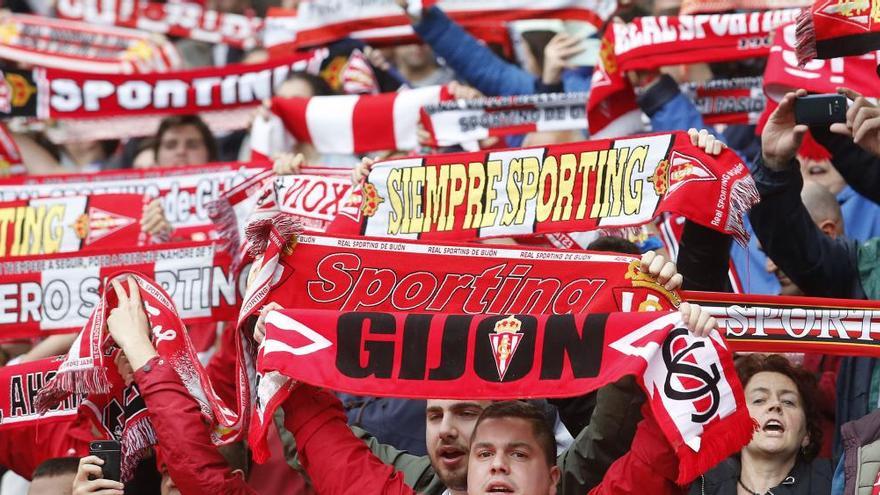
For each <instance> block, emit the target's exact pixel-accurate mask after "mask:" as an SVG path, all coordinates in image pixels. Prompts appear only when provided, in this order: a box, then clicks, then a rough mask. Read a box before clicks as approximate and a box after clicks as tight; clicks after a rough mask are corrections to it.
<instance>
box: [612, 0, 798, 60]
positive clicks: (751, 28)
mask: <svg viewBox="0 0 880 495" xmlns="http://www.w3.org/2000/svg"><path fill="white" fill-rule="evenodd" d="M799 12H800V10H798V9H785V10H771V11H765V12H749V13H735V14H699V15H694V16H688V15H681V16H659V17H650V16H646V17H636V18H635V19H634V20H633V21H632V22H629V23H626V24H618V23H612V24H610V25H609V30H611V31H613V40H614V53H615V56H616V60H617V63H618V64H619V65H620V68H621V70H623V71H624V72H627V71H630V70H636V69H653V68H657V67H662V66H665V65H679V64H691V63H697V62H725V61H731V60H741V59H744V58H752V57H764V56H766V55H767V53H768V52H769V50H770V34H771V33H772V32H773V31H774V30H775V29H776V28H777V27H778V26H781V25H783V24H786V23H788V22H791V21H793V20H794V19H795V17H796V16H797V15H798V13H799Z"/></svg>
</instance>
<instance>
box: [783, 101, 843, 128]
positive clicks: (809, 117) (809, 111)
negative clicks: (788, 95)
mask: <svg viewBox="0 0 880 495" xmlns="http://www.w3.org/2000/svg"><path fill="white" fill-rule="evenodd" d="M794 119H795V122H796V123H798V124H806V125H825V124H833V123H835V122H846V97H844V96H840V95H812V96H807V97H803V98H798V99H797V100H795V102H794Z"/></svg>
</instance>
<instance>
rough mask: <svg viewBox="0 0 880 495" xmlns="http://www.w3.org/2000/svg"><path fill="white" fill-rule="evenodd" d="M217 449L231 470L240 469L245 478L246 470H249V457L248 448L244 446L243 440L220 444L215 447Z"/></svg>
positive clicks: (246, 475)
mask: <svg viewBox="0 0 880 495" xmlns="http://www.w3.org/2000/svg"><path fill="white" fill-rule="evenodd" d="M217 450H219V451H220V454H221V455H222V456H223V458H224V459H226V462H227V463H228V464H229V467H231V468H232V469H233V471H234V470H236V469H241V472H242V473H244V478H245V479H247V477H248V472H249V471H250V469H249V468H250V457H249V456H248V449H247V447H245V445H244V442H235V443H230V444H227V445H221V446H219V447H217Z"/></svg>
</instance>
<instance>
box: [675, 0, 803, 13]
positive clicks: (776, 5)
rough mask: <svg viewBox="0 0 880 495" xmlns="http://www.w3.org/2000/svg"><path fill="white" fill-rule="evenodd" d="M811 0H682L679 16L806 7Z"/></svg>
mask: <svg viewBox="0 0 880 495" xmlns="http://www.w3.org/2000/svg"><path fill="white" fill-rule="evenodd" d="M811 1H812V0H682V2H681V9H680V11H679V13H681V14H712V13H716V12H725V11H730V10H770V9H784V8H790V7H807V6H808V5H810V3H811Z"/></svg>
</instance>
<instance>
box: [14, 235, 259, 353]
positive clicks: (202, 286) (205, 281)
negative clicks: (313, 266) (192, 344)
mask: <svg viewBox="0 0 880 495" xmlns="http://www.w3.org/2000/svg"><path fill="white" fill-rule="evenodd" d="M6 260H7V261H3V262H0V280H2V284H0V292H2V293H3V294H5V297H4V300H5V301H6V303H5V306H4V308H3V309H2V312H0V315H2V321H0V338H3V339H10V338H29V337H37V336H43V335H46V334H51V333H69V332H73V331H76V330H78V329H80V328H82V326H83V324H85V323H86V320H87V318H88V317H89V312H90V311H91V310H92V309H93V308H94V307H95V306H96V305H97V304H99V303H100V295H99V294H100V291H101V290H102V287H103V284H104V283H106V280H105V279H106V277H107V276H109V275H111V274H114V273H116V272H119V271H129V270H137V271H138V272H141V273H144V274H145V275H147V276H149V277H150V278H153V279H155V280H157V281H158V282H159V283H160V284H161V285H162V286H163V288H165V289H166V290H167V291H168V293H170V294H171V298H172V300H173V301H174V303H175V304H176V305H177V307H178V308H179V313H180V316H181V318H183V321H185V322H186V323H187V324H190V325H192V324H198V323H213V322H218V321H231V320H233V319H235V315H236V314H237V311H238V304H239V303H240V295H241V293H242V291H241V289H240V288H239V283H238V281H237V279H236V277H235V273H233V272H232V271H231V270H230V268H229V265H230V263H231V260H230V257H229V255H228V254H227V253H226V252H225V251H220V250H218V249H217V247H216V246H215V245H214V244H212V243H211V242H201V243H175V244H167V245H158V246H151V247H143V248H131V247H129V248H126V249H121V248H118V247H117V248H113V249H106V250H92V251H87V252H83V253H59V254H50V255H39V256H25V257H18V258H6Z"/></svg>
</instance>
